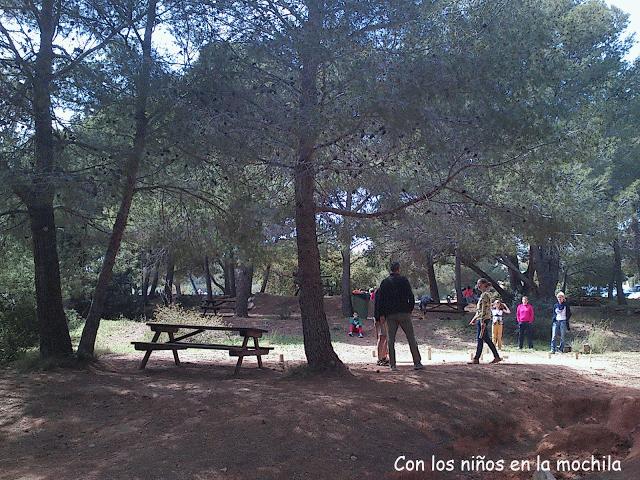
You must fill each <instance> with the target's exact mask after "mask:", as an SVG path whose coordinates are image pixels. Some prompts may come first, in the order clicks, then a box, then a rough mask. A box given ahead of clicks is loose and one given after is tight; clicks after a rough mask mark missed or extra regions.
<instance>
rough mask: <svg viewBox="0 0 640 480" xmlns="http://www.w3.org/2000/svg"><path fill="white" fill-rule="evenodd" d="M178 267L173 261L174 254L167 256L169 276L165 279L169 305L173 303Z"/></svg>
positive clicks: (165, 293) (165, 291)
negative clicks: (174, 280) (174, 281)
mask: <svg viewBox="0 0 640 480" xmlns="http://www.w3.org/2000/svg"><path fill="white" fill-rule="evenodd" d="M175 271H176V266H175V262H174V260H173V253H171V252H169V254H168V255H167V274H166V275H165V277H164V295H165V297H166V299H167V301H168V302H169V303H173V277H174V275H175Z"/></svg>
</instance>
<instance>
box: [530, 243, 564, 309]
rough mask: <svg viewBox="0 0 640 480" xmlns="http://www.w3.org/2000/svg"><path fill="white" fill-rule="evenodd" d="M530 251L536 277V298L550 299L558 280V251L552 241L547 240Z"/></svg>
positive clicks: (554, 293)
mask: <svg viewBox="0 0 640 480" xmlns="http://www.w3.org/2000/svg"><path fill="white" fill-rule="evenodd" d="M531 251H532V253H533V264H534V265H535V272H536V275H537V277H538V288H537V294H538V297H539V298H541V299H552V298H554V297H555V295H556V287H557V286H558V281H559V280H560V250H559V249H558V247H557V246H556V245H555V244H554V243H553V241H552V240H548V241H546V242H545V243H544V244H542V245H534V246H532V249H531Z"/></svg>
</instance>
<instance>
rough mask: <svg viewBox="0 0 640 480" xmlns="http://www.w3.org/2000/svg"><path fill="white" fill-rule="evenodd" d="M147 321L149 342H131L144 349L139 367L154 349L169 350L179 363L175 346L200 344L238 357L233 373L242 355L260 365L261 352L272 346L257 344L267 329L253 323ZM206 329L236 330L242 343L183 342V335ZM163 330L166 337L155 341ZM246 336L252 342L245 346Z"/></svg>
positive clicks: (236, 369)
mask: <svg viewBox="0 0 640 480" xmlns="http://www.w3.org/2000/svg"><path fill="white" fill-rule="evenodd" d="M147 325H148V326H149V328H151V331H152V332H154V333H153V339H152V340H151V341H150V342H131V343H132V344H133V346H134V348H135V349H136V350H140V351H144V352H145V354H144V357H143V358H142V363H141V364H140V369H144V368H145V367H146V365H147V362H148V361H149V357H150V356H151V353H152V352H153V351H154V350H172V351H173V359H174V361H175V364H176V365H180V359H179V358H178V350H186V349H188V348H200V349H206V350H228V351H229V356H231V357H238V361H237V363H236V368H235V370H234V371H233V374H234V375H237V374H238V372H239V371H240V367H241V366H242V360H243V358H244V357H250V356H253V357H257V358H258V368H262V355H268V354H269V352H270V351H271V350H273V347H261V346H260V345H259V344H258V339H259V338H261V337H262V334H263V333H267V330H263V329H261V328H254V327H214V326H208V325H181V324H173V323H156V322H148V323H147ZM178 330H186V331H187V332H186V333H183V334H182V335H180V336H177V337H176V336H175V334H176V333H177V332H178ZM206 331H217V332H237V333H238V335H239V336H241V337H243V340H242V345H223V344H215V343H190V342H184V341H183V340H185V339H187V338H191V337H194V336H196V335H198V334H200V333H203V332H206ZM162 333H166V334H167V336H168V337H169V340H168V341H166V342H159V341H158V339H159V338H160V334H162ZM249 339H253V346H249V345H248V343H249Z"/></svg>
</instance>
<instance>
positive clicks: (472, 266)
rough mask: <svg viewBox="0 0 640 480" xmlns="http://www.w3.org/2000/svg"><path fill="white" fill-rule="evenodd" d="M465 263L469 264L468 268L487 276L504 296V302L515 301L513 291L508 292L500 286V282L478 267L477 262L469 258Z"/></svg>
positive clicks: (499, 293)
mask: <svg viewBox="0 0 640 480" xmlns="http://www.w3.org/2000/svg"><path fill="white" fill-rule="evenodd" d="M463 263H464V264H465V265H466V266H467V268H469V269H470V270H472V271H474V272H475V273H476V274H478V275H479V276H480V277H482V278H486V279H487V280H489V281H490V282H491V285H493V288H494V290H495V291H496V292H498V295H500V297H501V298H502V301H503V302H505V303H510V302H512V301H513V295H512V294H511V293H509V292H507V291H506V290H505V289H503V288H502V287H501V286H500V284H499V283H498V282H497V281H495V280H494V279H493V278H491V276H490V275H489V274H488V273H487V272H485V271H484V270H482V269H481V268H480V267H478V266H477V265H476V264H474V263H473V262H470V261H468V260H464V261H463Z"/></svg>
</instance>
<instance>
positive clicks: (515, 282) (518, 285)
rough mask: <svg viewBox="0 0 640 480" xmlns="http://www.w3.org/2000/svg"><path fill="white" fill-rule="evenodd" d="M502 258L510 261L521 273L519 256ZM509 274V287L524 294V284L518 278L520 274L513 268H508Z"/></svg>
mask: <svg viewBox="0 0 640 480" xmlns="http://www.w3.org/2000/svg"><path fill="white" fill-rule="evenodd" d="M502 257H503V258H506V259H508V260H509V262H510V264H512V265H513V266H514V267H515V269H517V271H518V272H520V260H518V255H512V254H505V255H502ZM507 273H508V274H509V286H510V287H511V291H513V292H520V293H523V283H522V281H521V280H520V278H519V277H518V274H517V273H516V272H515V271H514V270H513V269H511V268H507Z"/></svg>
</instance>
